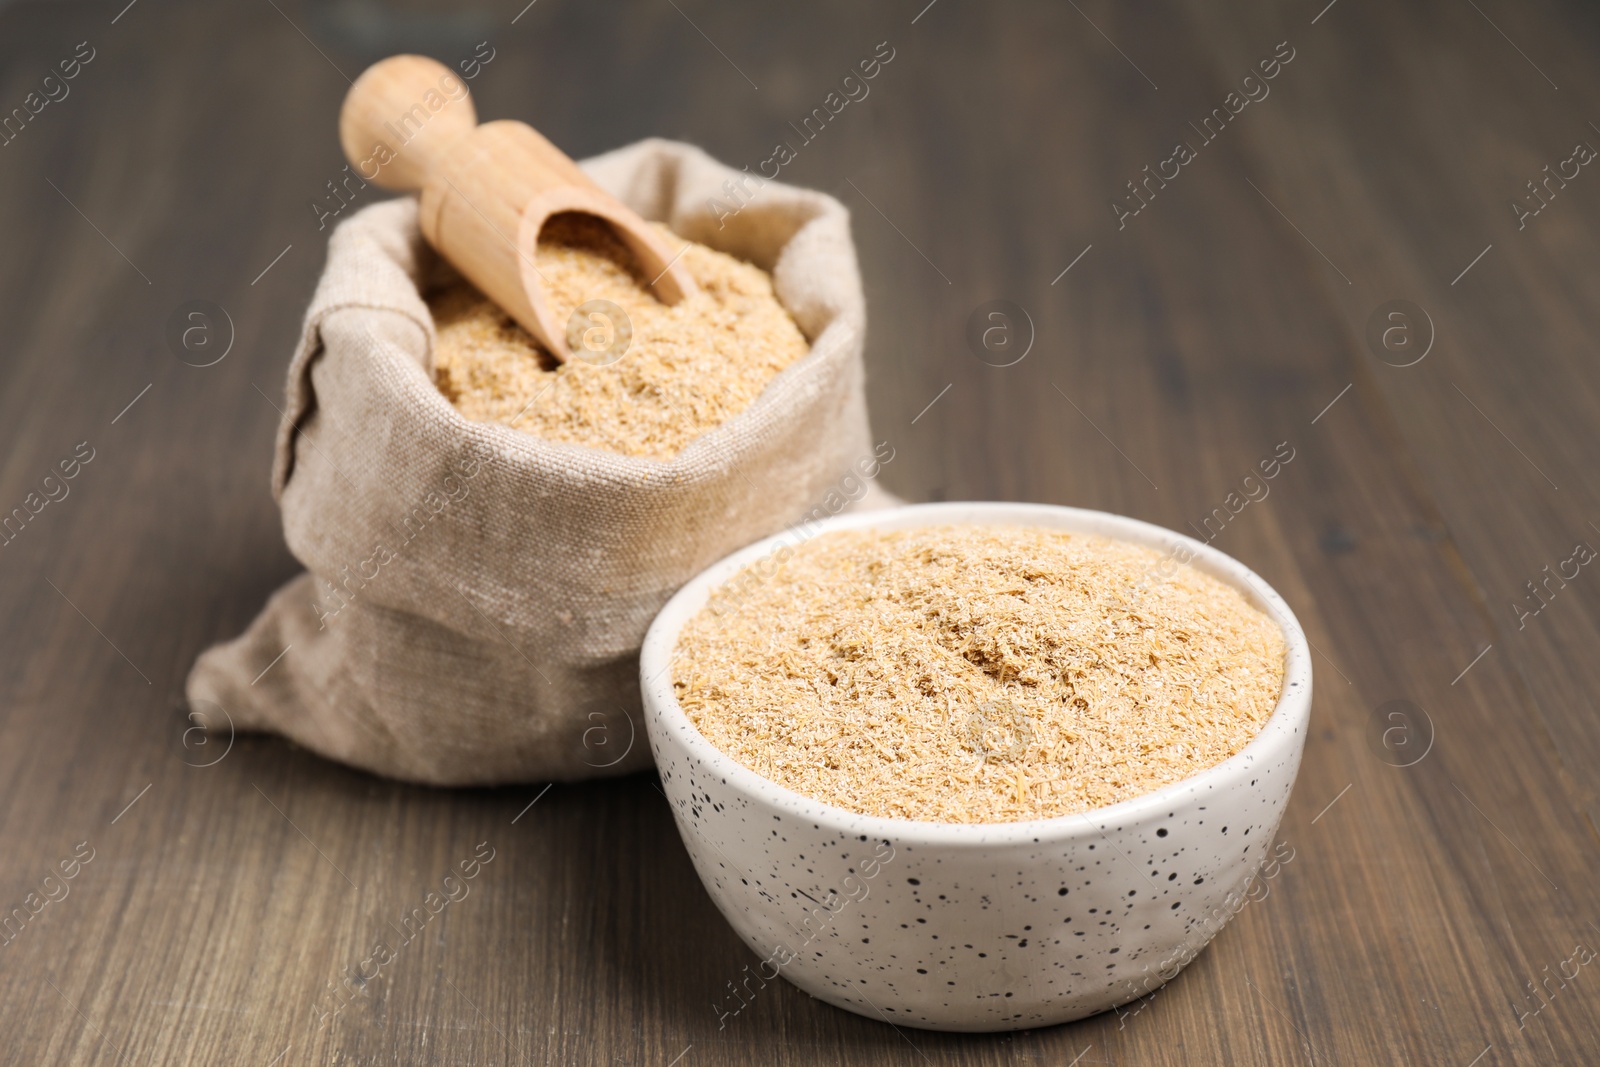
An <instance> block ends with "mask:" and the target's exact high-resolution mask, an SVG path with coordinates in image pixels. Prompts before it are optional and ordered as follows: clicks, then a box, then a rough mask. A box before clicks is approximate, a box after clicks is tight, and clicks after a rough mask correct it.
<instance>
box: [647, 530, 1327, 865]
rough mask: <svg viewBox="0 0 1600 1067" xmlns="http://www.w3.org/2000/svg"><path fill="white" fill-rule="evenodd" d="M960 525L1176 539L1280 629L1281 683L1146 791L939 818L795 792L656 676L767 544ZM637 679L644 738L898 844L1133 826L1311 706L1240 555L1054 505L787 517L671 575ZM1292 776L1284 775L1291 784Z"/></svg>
mask: <svg viewBox="0 0 1600 1067" xmlns="http://www.w3.org/2000/svg"><path fill="white" fill-rule="evenodd" d="M1041 520H1043V521H1041ZM969 524H970V525H980V526H1031V527H1035V528H1044V529H1059V530H1065V531H1067V532H1071V533H1084V534H1098V535H1100V536H1105V537H1110V538H1113V539H1118V540H1126V541H1131V542H1133V543H1135V544H1140V545H1143V546H1145V547H1148V548H1155V549H1158V550H1162V549H1165V550H1167V551H1168V552H1169V553H1173V554H1176V553H1177V551H1178V550H1179V549H1187V550H1189V552H1190V553H1191V555H1190V558H1189V559H1187V560H1185V561H1183V562H1182V563H1180V564H1179V565H1180V566H1182V565H1191V566H1193V565H1198V567H1199V569H1200V570H1201V571H1202V572H1203V573H1207V574H1210V575H1211V576H1213V577H1215V578H1217V579H1219V580H1221V581H1223V582H1226V583H1227V584H1229V585H1231V586H1233V587H1234V588H1236V589H1239V590H1240V591H1241V592H1242V593H1244V594H1245V596H1246V597H1247V598H1248V599H1249V600H1250V601H1251V602H1252V603H1253V604H1254V605H1255V606H1256V607H1258V608H1260V609H1261V610H1262V611H1264V612H1265V613H1266V614H1267V615H1268V616H1269V617H1271V618H1272V619H1273V621H1274V622H1276V623H1277V624H1278V627H1279V629H1280V630H1281V631H1282V633H1283V636H1284V642H1285V645H1286V655H1285V662H1284V677H1283V691H1282V692H1281V693H1280V694H1279V697H1278V702H1277V704H1276V705H1275V706H1274V707H1273V710H1272V714H1271V715H1269V716H1268V717H1267V721H1266V722H1265V723H1263V724H1262V726H1261V729H1260V730H1258V731H1256V734H1255V736H1254V737H1252V738H1251V739H1250V741H1249V742H1248V743H1247V744H1246V745H1245V747H1244V748H1242V749H1240V750H1239V751H1238V752H1236V753H1234V754H1233V755H1232V756H1229V757H1228V758H1227V759H1225V760H1223V761H1222V762H1220V763H1217V764H1214V765H1212V766H1210V767H1207V768H1205V769H1203V770H1200V771H1197V772H1195V773H1194V774H1191V775H1189V776H1188V777H1186V778H1182V779H1179V780H1178V781H1176V782H1173V783H1171V784H1170V785H1166V786H1162V787H1161V788H1160V789H1157V790H1154V791H1152V792H1149V793H1144V794H1141V795H1139V796H1136V797H1131V798H1129V799H1127V800H1123V801H1118V802H1117V803H1115V804H1109V805H1105V806H1103V807H1098V808H1090V809H1088V810H1086V811H1081V812H1070V813H1068V814H1065V815H1052V816H1049V817H1046V818H1042V819H1028V820H1023V821H1017V822H988V823H981V822H980V823H949V822H933V821H927V820H920V819H901V818H888V817H885V816H881V815H865V814H862V813H860V812H854V811H851V810H850V809H848V808H843V807H839V806H837V805H834V804H829V803H827V802H826V801H821V800H816V799H814V798H812V797H808V796H806V795H805V794H803V793H798V792H796V791H794V790H792V789H790V788H788V787H787V786H785V785H782V784H780V783H778V782H775V781H773V780H772V779H770V778H767V777H765V776H763V775H760V774H757V773H756V772H755V771H753V770H751V769H750V768H748V767H746V766H744V765H743V764H742V763H740V762H738V761H737V760H735V759H734V758H733V757H732V756H729V755H726V754H725V753H723V752H722V751H721V750H720V749H718V748H717V747H716V746H715V745H713V744H712V743H711V742H710V740H708V739H707V738H706V737H705V735H704V734H702V733H701V732H700V730H699V728H698V727H696V726H695V725H694V723H693V722H692V721H690V719H689V716H688V714H687V713H686V712H685V711H684V710H683V708H682V706H680V705H679V703H678V700H677V696H676V694H675V693H674V692H673V686H672V679H671V678H670V677H669V676H668V674H667V668H668V667H670V666H671V665H672V661H673V655H674V653H675V652H676V648H677V643H678V635H679V633H680V632H681V631H682V629H683V627H684V625H685V624H686V623H687V622H688V621H689V619H691V618H692V617H694V615H696V614H697V613H698V612H699V611H700V609H701V608H702V607H704V605H705V603H706V601H707V600H708V599H709V596H710V594H711V592H712V591H713V590H714V589H716V588H718V587H719V586H721V585H722V584H723V583H724V582H726V581H727V580H728V579H729V578H732V577H733V576H734V575H735V574H737V573H738V572H739V571H741V570H743V569H744V567H745V566H746V565H748V564H750V563H752V562H755V561H756V560H759V559H761V558H762V557H764V556H767V555H769V554H771V553H773V552H775V551H777V550H778V549H779V548H780V547H781V546H783V545H788V546H789V547H791V548H792V547H795V546H797V545H799V544H800V543H802V542H805V541H810V540H813V539H815V538H816V537H818V536H821V535H823V534H826V533H831V532H835V531H840V530H859V529H863V528H874V527H876V528H880V529H885V530H894V529H913V528H918V527H926V526H943V525H969ZM1164 558H1165V557H1164ZM639 682H640V691H641V697H642V698H643V704H644V715H645V729H646V732H647V734H648V735H649V737H650V739H651V741H652V743H654V744H658V745H659V742H660V741H661V740H662V738H661V736H660V735H661V734H662V732H663V731H670V732H671V734H672V735H673V736H674V737H675V738H676V739H677V740H678V741H679V742H680V743H681V744H682V745H683V746H684V747H685V748H687V749H688V750H689V752H690V754H691V755H692V756H694V757H695V758H696V759H697V760H698V761H699V762H700V763H701V764H702V766H704V767H705V768H706V769H707V771H708V772H709V773H711V774H714V775H715V776H717V777H718V778H720V779H722V780H723V781H724V782H725V783H726V784H727V785H729V786H730V787H732V788H734V789H735V790H736V791H738V792H741V793H744V794H746V795H747V796H750V797H752V798H755V799H758V800H760V801H763V802H765V803H767V804H769V805H771V806H773V807H775V808H777V809H780V810H783V811H786V812H787V813H788V814H790V815H791V816H792V817H795V818H800V819H806V820H810V821H811V822H812V823H814V824H817V825H818V826H819V827H820V826H826V827H829V828H832V829H836V830H838V831H839V832H840V833H841V834H845V835H849V836H860V835H866V836H867V837H868V838H873V839H892V840H894V841H895V842H896V843H897V844H900V843H903V844H907V845H914V844H924V845H937V846H961V845H982V846H985V847H993V846H995V845H1004V844H1018V843H1037V842H1043V841H1046V840H1051V841H1056V840H1067V839H1071V838H1074V837H1078V836H1080V835H1085V834H1087V833H1100V832H1101V831H1103V830H1105V829H1107V828H1108V827H1110V826H1111V825H1113V824H1117V825H1129V824H1138V823H1141V822H1143V821H1145V820H1147V819H1149V818H1151V817H1152V816H1153V815H1155V813H1157V812H1169V811H1174V810H1176V806H1177V805H1179V804H1182V803H1185V802H1186V800H1187V798H1188V797H1189V796H1190V795H1192V794H1193V793H1194V791H1195V790H1196V788H1197V787H1199V786H1203V785H1205V784H1207V783H1208V782H1209V783H1210V784H1212V785H1218V784H1226V783H1227V782H1229V781H1230V780H1232V779H1234V778H1237V777H1240V776H1242V775H1244V774H1245V773H1247V772H1248V771H1249V770H1250V769H1251V768H1253V767H1254V766H1255V765H1256V763H1257V761H1258V760H1261V759H1263V758H1267V757H1270V756H1275V755H1279V754H1281V753H1282V750H1284V749H1285V748H1286V747H1292V746H1296V745H1297V744H1298V745H1299V746H1303V744H1304V735H1305V732H1306V728H1307V726H1308V725H1309V720H1310V711H1311V688H1312V664H1311V648H1310V645H1309V642H1308V641H1307V640H1306V636H1305V632H1304V631H1303V630H1302V629H1301V628H1300V622H1299V620H1298V619H1297V618H1295V615H1294V612H1293V611H1292V610H1290V608H1289V605H1288V604H1287V603H1286V602H1285V601H1284V599H1283V597H1282V596H1281V595H1279V593H1278V592H1277V590H1275V589H1273V588H1272V587H1271V586H1270V585H1268V584H1267V583H1266V582H1265V581H1264V580H1263V579H1262V578H1261V577H1260V576H1259V575H1257V574H1256V573H1255V572H1254V571H1252V570H1251V569H1250V568H1248V567H1246V566H1245V565H1244V564H1243V563H1241V562H1239V561H1238V560H1236V559H1234V558H1233V557H1232V556H1229V555H1227V554H1226V553H1224V552H1221V551H1219V550H1217V549H1215V548H1212V547H1211V546H1210V545H1209V544H1207V543H1205V542H1203V541H1198V540H1196V539H1195V538H1192V537H1190V536H1189V535H1187V534H1183V533H1179V532H1177V531H1176V530H1169V529H1167V528H1166V527H1164V526H1157V525H1156V524H1154V523H1149V522H1145V521H1143V520H1142V519H1135V518H1131V517H1128V516H1125V515H1116V514H1113V513H1111V512H1106V511H1096V510H1093V509H1089V508H1075V507H1068V506H1066V505H1060V504H1032V503H1009V502H984V501H970V502H969V501H957V502H941V503H934V504H907V505H904V506H901V507H894V508H886V509H883V510H878V511H860V512H852V513H847V514H842V515H836V516H832V517H830V518H826V519H822V520H820V521H818V522H816V523H814V524H811V525H809V526H807V525H797V526H791V527H789V528H787V529H785V530H782V531H780V532H778V533H776V534H773V535H772V536H770V537H765V538H762V539H761V540H759V541H756V542H754V543H753V544H750V545H747V546H745V547H744V548H742V549H739V550H738V551H736V552H733V553H730V554H729V555H727V556H725V557H723V558H722V559H721V560H718V561H717V562H716V563H713V564H712V565H711V566H710V567H707V568H706V569H705V570H703V571H701V572H700V573H699V574H697V575H696V576H695V577H694V578H692V579H690V581H689V582H687V583H686V584H685V585H683V586H682V587H681V588H680V589H679V590H678V591H677V593H675V594H674V595H673V596H672V598H671V599H670V600H668V601H667V603H666V605H665V606H664V607H662V609H661V611H660V612H659V613H658V614H657V615H656V617H655V619H654V620H653V621H652V622H651V624H650V628H649V630H648V631H647V633H646V634H645V639H644V643H643V646H642V648H641V650H640V655H639ZM1297 737H1298V738H1299V740H1298V742H1297V741H1296V738H1297ZM1296 764H1298V759H1296ZM1293 777H1294V775H1293V774H1292V775H1291V778H1290V782H1291V785H1292V782H1293ZM1286 796H1287V794H1286Z"/></svg>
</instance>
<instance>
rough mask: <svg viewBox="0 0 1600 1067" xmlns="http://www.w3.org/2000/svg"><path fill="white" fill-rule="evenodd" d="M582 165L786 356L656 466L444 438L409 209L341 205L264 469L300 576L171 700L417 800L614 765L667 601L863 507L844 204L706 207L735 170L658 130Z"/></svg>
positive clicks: (501, 430)
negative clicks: (422, 790)
mask: <svg viewBox="0 0 1600 1067" xmlns="http://www.w3.org/2000/svg"><path fill="white" fill-rule="evenodd" d="M583 167H584V169H585V170H586V171H587V172H588V173H589V174H590V175H591V176H592V177H593V178H594V179H595V181H596V182H598V183H599V184H600V185H601V186H602V187H603V188H605V189H606V190H608V191H609V192H611V193H613V194H614V195H616V196H617V197H619V198H620V199H621V200H623V201H624V202H625V203H627V204H628V205H629V206H630V207H632V208H633V209H634V210H636V211H638V212H639V213H640V214H641V215H643V216H644V217H646V218H650V219H657V220H660V221H663V222H666V223H667V224H668V225H669V226H671V227H672V229H673V230H674V231H676V232H677V233H679V234H681V235H682V236H684V237H687V238H690V239H692V240H695V241H699V242H701V243H703V244H706V245H710V246H711V247H713V248H717V249H720V250H722V251H725V252H728V253H730V254H733V255H736V256H739V257H741V258H743V259H746V260H749V261H751V262H753V263H755V264H756V265H757V266H760V267H762V268H763V269H765V270H768V271H770V272H771V273H772V275H773V280H774V285H775V288H776V290H777V293H778V297H779V299H780V300H781V301H782V302H783V304H784V305H785V306H786V307H787V308H788V309H789V311H790V313H791V314H792V315H793V316H794V318H795V321H796V322H797V323H798V324H799V326H800V329H801V331H802V332H803V333H804V334H805V336H806V338H807V339H808V340H809V341H810V343H811V346H812V347H811V351H810V352H809V353H808V354H807V355H806V356H804V357H803V358H802V359H800V360H799V361H797V362H796V363H794V364H793V365H791V366H790V367H788V368H787V369H786V370H784V371H783V372H782V373H781V374H780V375H779V376H778V377H777V378H775V379H774V380H773V381H772V382H771V383H770V384H769V385H768V386H767V388H766V389H765V391H764V392H762V394H761V395H760V396H759V397H758V398H757V399H756V401H755V402H754V403H753V404H752V405H751V406H750V407H749V408H747V409H746V410H745V411H743V412H741V413H740V414H738V415H737V416H735V417H734V418H732V419H731V420H729V421H728V422H726V423H724V424H723V425H721V426H719V427H717V428H715V429H713V430H711V431H709V432H708V433H706V434H704V435H703V436H701V437H698V438H696V439H695V440H694V441H692V442H691V443H690V444H689V445H688V446H687V447H685V448H684V449H683V450H682V451H681V452H680V453H679V454H678V455H677V456H676V457H674V458H673V459H671V460H669V461H662V460H658V459H649V458H641V457H632V456H623V455H617V454H612V453H608V452H603V451H599V450H596V449H590V448H582V447H577V446H573V445H568V444H563V443H557V442H551V441H545V440H541V439H539V438H536V437H533V436H531V435H529V434H526V433H523V432H521V431H518V430H514V429H511V428H509V427H507V426H504V425H500V424H498V423H483V422H470V421H468V420H466V419H464V418H462V417H461V415H460V414H459V413H457V412H456V410H455V409H454V408H453V407H452V406H451V405H450V403H449V402H448V401H447V400H446V399H445V398H444V396H443V395H441V394H440V392H439V391H438V389H437V388H436V387H435V386H434V384H433V380H432V359H433V347H434V340H435V337H434V330H433V321H432V318H431V317H430V315H429V312H428V308H427V305H426V303H425V302H424V300H423V297H422V295H421V288H422V286H423V284H424V279H426V278H427V277H429V276H430V273H431V271H432V270H433V266H434V253H433V252H432V250H431V249H429V248H428V247H427V246H426V245H425V244H424V242H423V240H422V238H421V235H420V233H419V231H418V228H417V209H416V203H415V201H414V200H411V199H403V200H392V201H387V202H383V203H379V204H376V205H373V206H371V207H368V208H366V209H364V210H362V211H360V212H358V213H356V214H355V215H354V216H352V217H351V218H350V219H349V220H348V221H346V222H344V223H343V224H341V225H340V226H339V227H338V229H337V230H336V231H335V232H334V234H333V236H332V238H331V240H330V241H329V246H328V262H327V266H326V268H325V271H324V273H323V276H322V279H321V282H320V284H319V285H318V287H317V290H316V295H315V296H314V298H313V300H312V302H311V307H310V309H309V311H308V312H307V314H306V318H305V328H304V330H303V332H302V335H301V339H300V343H299V346H298V348H297V349H296V351H295V353H294V357H293V360H292V362H291V363H290V366H289V375H288V388H287V404H286V406H285V414H284V417H283V420H282V424H281V426H280V427H279V431H278V436H277V445H276V455H275V458H274V463H273V471H272V488H273V494H274V496H275V497H276V499H277V501H278V503H279V506H280V508H281V509H282V513H283V528H284V535H285V537H286V539H287V541H288V545H289V548H290V550H291V551H292V552H293V553H294V555H295V556H296V557H297V558H298V559H299V560H300V561H301V562H302V563H303V564H305V566H306V568H307V571H308V573H306V574H302V575H300V576H299V577H297V578H295V579H293V580H292V581H290V582H289V583H288V584H287V585H285V586H284V587H283V588H282V589H280V590H279V591H278V592H277V593H275V594H274V595H273V596H272V597H271V598H270V599H269V601H268V602H267V605H266V607H265V608H264V609H263V610H262V612H261V614H260V616H259V617H258V618H257V619H256V620H255V621H254V622H253V623H252V624H251V626H250V627H249V629H248V630H247V631H246V632H245V633H244V634H243V635H242V636H240V637H239V638H237V639H235V640H233V641H230V642H227V643H225V644H221V645H217V646H216V647H214V648H211V649H209V650H208V651H206V652H205V653H204V654H202V655H201V656H200V658H199V659H198V661H197V662H196V663H195V665H194V668H193V670H192V672H191V673H190V676H189V679H188V685H187V693H188V697H189V700H190V703H191V705H192V706H194V707H196V708H202V707H205V706H207V705H208V704H209V705H217V706H220V708H221V709H222V710H223V711H224V712H226V714H227V717H228V719H230V720H231V722H232V723H233V725H234V727H235V728H236V729H239V730H242V731H271V732H275V733H279V734H283V735H284V736H286V737H289V738H291V739H292V740H294V741H295V742H297V743H299V744H301V745H303V746H305V747H306V748H309V749H311V750H313V751H315V752H318V753H320V754H322V755H324V756H327V757H329V758H331V759H335V760H339V761H342V762H344V763H347V764H350V765H352V766H355V767H359V768H363V769H365V770H369V771H372V772H375V773H377V774H381V775H385V776H389V777H394V778H400V779H405V780H410V781H416V782H424V783H430V784H435V785H469V784H478V785H482V784H494V783H507V782H519V781H544V780H551V779H558V780H570V779H577V778H587V777H595V776H599V775H608V774H620V773H626V772H629V771H633V770H638V769H640V768H642V767H646V766H648V765H649V763H650V749H649V745H648V743H647V741H646V738H645V737H644V722H643V718H642V716H641V713H640V704H639V681H638V674H637V672H638V652H639V645H640V642H641V640H642V639H643V636H644V632H645V630H646V628H647V627H648V626H649V624H650V621H651V620H652V618H654V616H655V614H656V612H657V611H658V610H659V609H660V608H661V606H662V605H663V604H664V603H665V602H666V600H667V598H668V597H670V596H671V595H672V593H673V592H674V591H676V590H677V589H678V587H679V586H681V585H682V584H683V583H684V582H686V581H687V580H688V579H689V578H691V577H693V576H694V575H695V574H696V573H698V572H699V571H701V570H703V569H704V568H705V567H706V566H708V565H710V564H711V563H713V562H715V561H716V560H717V559H719V558H721V557H722V556H724V555H727V554H728V553H730V552H732V551H733V550H735V549H737V548H740V547H742V546H743V545H746V544H748V543H750V542H752V541H755V540H757V539H759V538H761V537H765V536H767V535H769V534H772V533H775V532H777V531H779V530H781V529H783V528H785V527H787V526H789V525H791V524H793V523H795V522H798V521H800V520H801V519H802V517H805V516H807V515H811V516H816V515H818V514H819V513H821V514H829V513H832V512H835V511H838V510H842V509H843V507H844V506H845V503H850V504H853V505H860V504H862V503H868V502H870V501H871V499H872V497H871V496H868V497H867V498H866V499H865V500H864V499H863V493H864V492H865V490H866V487H867V486H868V485H869V484H870V482H871V479H872V477H873V476H874V475H875V474H876V471H877V466H878V464H877V459H876V458H875V457H874V452H873V447H872V442H871V439H870V436H869V431H868V423H867V410H866V401H865V398H864V392H863V387H864V382H863V372H862V342H863V338H864V334H865V328H866V322H865V309H864V305H863V300H862V295H861V282H860V277H859V273H858V270H857V266H856V258H855V250H854V247H853V245H852V242H851V237H850V227H849V216H848V213H847V212H846V210H845V209H844V207H843V206H842V205H840V204H839V203H838V202H837V201H836V200H834V199H833V198H831V197H828V196H826V195H823V194H821V193H817V192H812V191H807V190H802V189H796V188H792V187H788V186H784V185H781V184H778V183H768V184H766V185H765V186H764V187H763V188H762V189H761V190H760V192H759V193H758V194H757V195H756V196H755V197H754V199H752V200H750V201H748V202H747V203H745V204H744V206H743V207H742V208H739V209H738V210H737V211H731V210H730V209H731V208H733V207H736V206H737V203H734V204H730V203H729V201H728V199H727V192H726V190H725V188H724V183H725V182H727V181H728V180H729V179H730V178H737V177H738V176H739V174H740V172H738V171H734V170H732V169H730V168H728V167H725V166H723V165H722V164H720V163H717V162H715V161H714V160H712V159H710V158H709V157H708V156H706V155H705V154H704V153H702V152H701V151H699V150H698V149H696V148H693V147H690V146H688V145H681V144H676V143H672V142H667V141H660V140H650V141H644V142H641V143H638V144H635V145H632V146H629V147H626V148H622V149H619V150H617V151H615V152H611V153H608V154H606V155H603V156H600V157H598V158H595V159H592V160H588V161H586V162H585V163H584V164H583ZM624 358H626V357H624ZM841 501H842V502H844V503H840V502H841ZM275 659H276V662H274V660H275ZM269 665H270V667H269Z"/></svg>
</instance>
